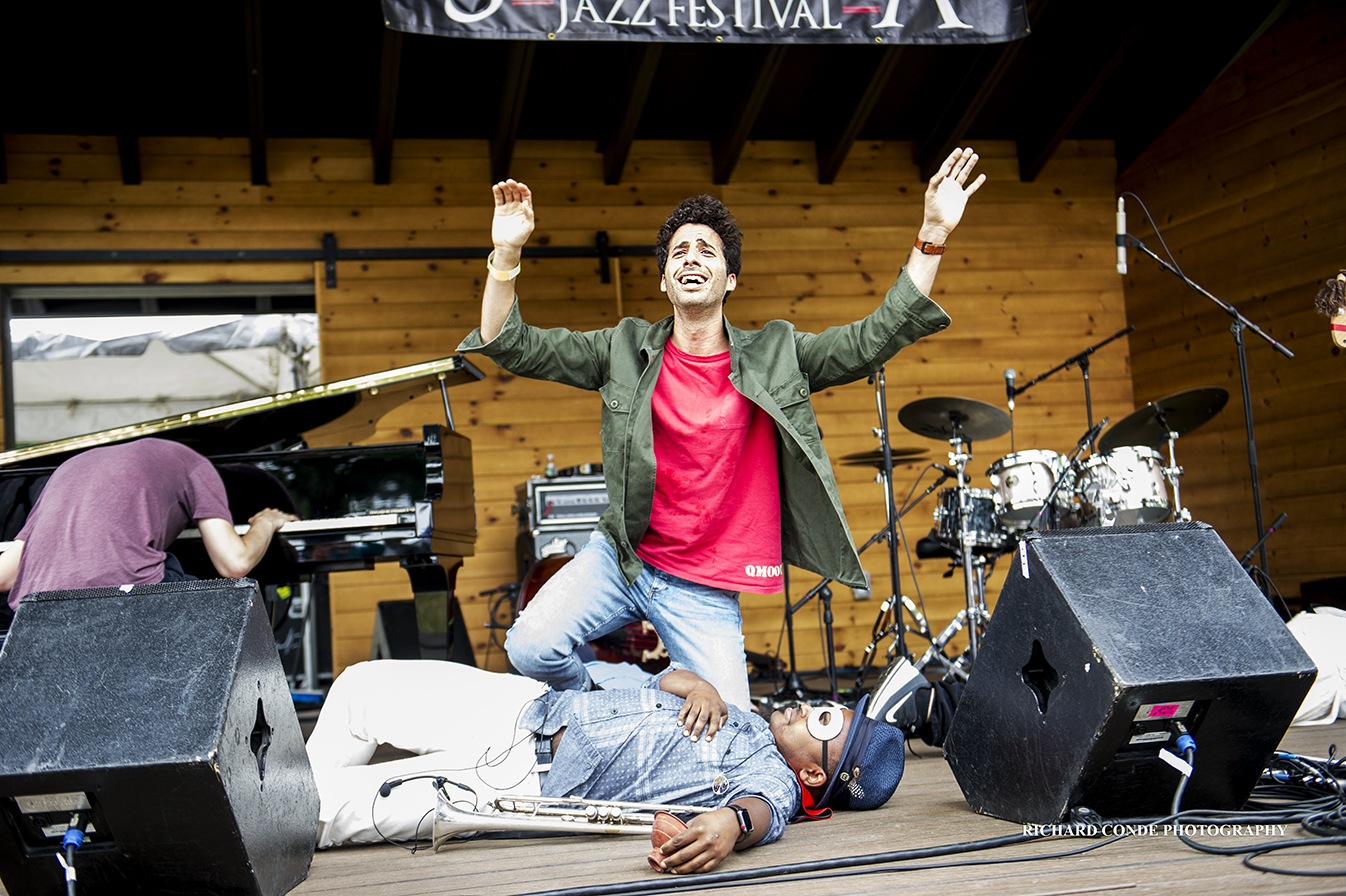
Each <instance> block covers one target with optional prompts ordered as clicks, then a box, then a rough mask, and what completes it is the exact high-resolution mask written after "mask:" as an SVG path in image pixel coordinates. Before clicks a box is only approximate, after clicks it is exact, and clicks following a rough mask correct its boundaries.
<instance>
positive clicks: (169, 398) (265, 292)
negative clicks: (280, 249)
mask: <svg viewBox="0 0 1346 896" xmlns="http://www.w3.org/2000/svg"><path fill="white" fill-rule="evenodd" d="M3 298H4V302H5V305H6V308H7V310H8V312H9V313H8V316H7V323H8V328H7V329H8V340H7V349H8V351H7V355H6V360H7V362H8V370H7V371H6V373H7V375H6V376H5V384H4V385H5V422H6V427H5V432H6V441H7V442H8V447H22V446H24V445H30V444H38V443H42V442H50V441H55V440H57V439H64V438H70V437H73V436H78V435H84V434H86V433H91V432H100V431H102V430H105V429H111V428H113V427H117V426H125V425H127V424H131V423H140V422H144V421H147V420H157V419H159V418H161V417H166V416H170V415H173V414H179V413H184V412H187V411H194V410H199V409H201V408H208V407H214V406H216V405H221V404H227V403H229V402H233V401H238V400H242V399H246V398H255V397H258V396H262V395H271V394H275V393H277V392H283V391H287V390H289V389H293V388H298V387H302V386H305V385H311V384H313V383H317V382H321V373H320V371H319V369H318V321H317V315H316V313H314V312H313V287H312V284H307V283H303V284H263V285H258V284H202V285H187V286H166V287H159V286H155V287H141V286H109V287H69V286H59V287H37V286H32V287H10V288H7V289H6V290H5V295H4V297H3Z"/></svg>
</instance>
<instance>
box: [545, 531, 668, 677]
mask: <svg viewBox="0 0 1346 896" xmlns="http://www.w3.org/2000/svg"><path fill="white" fill-rule="evenodd" d="M571 559H572V558H571V557H568V556H561V557H545V558H543V559H541V560H539V561H537V562H536V563H534V564H533V565H532V566H531V567H530V568H529V570H528V572H527V573H526V574H525V575H524V577H523V581H522V582H520V583H519V612H520V613H522V612H523V611H524V608H525V607H527V606H528V605H529V604H530V603H532V601H533V598H535V597H536V596H537V593H538V591H540V590H541V589H542V586H543V585H545V584H546V583H547V580H548V579H550V578H551V577H552V576H554V575H556V572H557V570H559V569H560V568H561V567H562V566H565V565H566V564H567V563H569V562H570V561H571ZM589 646H590V647H591V648H593V651H594V658H595V659H597V660H601V661H602V662H605V663H632V664H634V665H636V666H639V667H640V668H641V669H643V670H645V671H646V672H649V673H651V674H653V673H655V672H662V671H663V670H664V669H666V668H667V667H668V651H667V650H665V649H664V642H663V641H662V640H661V639H660V637H659V634H658V632H656V631H655V630H654V626H653V625H651V624H650V623H648V622H644V621H641V622H629V623H627V624H626V625H624V626H622V627H621V628H619V629H617V630H616V631H611V632H608V633H607V634H606V635H602V636H600V637H598V638H595V639H594V640H592V641H590V642H589Z"/></svg>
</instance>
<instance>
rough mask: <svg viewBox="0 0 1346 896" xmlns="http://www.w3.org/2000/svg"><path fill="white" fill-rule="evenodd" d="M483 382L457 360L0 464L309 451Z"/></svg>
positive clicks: (129, 429)
mask: <svg viewBox="0 0 1346 896" xmlns="http://www.w3.org/2000/svg"><path fill="white" fill-rule="evenodd" d="M482 378H483V374H482V372H481V371H480V370H478V369H477V368H476V367H474V366H473V365H472V363H471V362H470V361H468V360H467V359H466V358H464V357H463V356H462V355H453V356H452V357H448V358H441V359H440V360H438V361H426V362H425V363H423V364H412V365H411V366H409V367H398V368H396V369H394V370H386V371H384V372H382V373H371V374H368V375H366V376H358V377H354V378H353V379H348V380H339V381H337V382H335V383H324V384H321V385H317V386H309V387H307V388H304V389H295V390H293V391H290V392H281V393H279V394H277V395H267V396H264V397H262V398H250V399H248V400H247V401H239V402H235V403H233V404H226V405H221V406H219V407H215V408H207V409H205V410H202V411H193V412H191V413H189V414H176V415H174V416H172V417H164V418H162V419H159V420H150V421H147V422H145V423H135V424H132V425H130V426H119V427H117V428H116V429H107V430H104V431H103V432H95V433H90V434H89V435H84V436H76V437H74V438H69V439H60V440H58V441H55V442H44V443H42V444H40V445H29V446H28V447H26V448H15V449H14V450H12V451H4V452H0V467H10V468H19V467H32V466H44V467H46V466H56V465H57V464H59V463H60V462H61V461H63V460H65V459H66V458H68V457H70V456H72V455H74V454H77V453H78V452H80V451H85V450H88V449H89V448H97V447H98V446H100V445H110V444H113V443H115V442H125V441H130V440H131V439H139V438H144V437H145V436H156V437H158V438H161V439H169V440H171V441H174V442H181V443H182V444H184V445H186V446H188V447H189V448H192V449H194V450H195V451H198V452H200V453H201V454H203V455H205V456H207V457H211V456H214V455H218V454H242V453H244V452H248V451H255V450H257V449H258V448H263V447H265V446H267V445H273V444H276V443H282V444H290V443H294V442H298V441H300V440H303V442H304V443H305V444H306V445H307V446H308V447H310V448H331V447H335V446H339V445H351V444H354V443H355V442H358V441H360V440H362V439H366V438H368V437H369V436H371V435H373V433H374V428H375V425H376V424H377V423H378V421H379V419H380V418H382V417H383V415H384V414H387V413H388V412H389V411H391V410H393V409H394V408H396V407H399V406H401V405H402V404H404V403H406V402H408V401H411V400H412V399H413V398H418V397H420V396H421V395H425V394H426V393H428V392H436V391H438V390H439V387H440V382H441V381H442V382H443V383H444V385H445V386H458V385H461V384H463V383H471V382H476V381H477V380H480V379H482Z"/></svg>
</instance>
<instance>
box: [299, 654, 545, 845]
mask: <svg viewBox="0 0 1346 896" xmlns="http://www.w3.org/2000/svg"><path fill="white" fill-rule="evenodd" d="M545 688H546V685H544V684H542V683H541V682H537V681H533V680H532V679H529V678H524V677H522V676H519V675H501V674H499V673H495V672H485V671H482V670H481V669H476V668H473V667H471V666H464V665H462V664H460V663H450V662H444V661H442V660H378V661H372V662H366V663H357V664H355V665H353V666H350V667H348V668H347V669H346V670H345V671H343V672H342V673H341V675H340V676H338V677H337V680H336V681H335V682H333V684H332V688H331V690H330V691H329V692H328V695H327V699H326V701H325V702H324V704H323V709H322V712H321V714H320V715H319V716H318V722H317V724H316V725H315V727H314V729H313V733H312V734H311V735H309V739H308V756H309V762H310V763H311V764H312V766H313V776H314V779H315V780H316V781H317V785H318V797H319V800H320V802H321V808H320V809H319V813H318V847H319V848H320V849H322V848H325V847H329V846H340V845H342V844H344V843H380V842H383V840H384V838H385V837H386V838H389V839H393V840H411V839H414V838H416V837H421V838H427V837H429V836H430V832H431V828H432V826H433V822H434V810H435V806H436V797H435V788H434V781H433V777H434V776H443V777H445V778H447V779H448V780H449V781H451V782H453V783H454V784H456V785H458V788H457V793H458V795H459V796H460V797H461V798H462V800H463V802H462V803H458V802H457V801H455V804H457V805H463V806H465V807H467V808H469V809H470V808H472V807H476V808H478V809H481V808H484V807H485V805H486V803H487V802H488V801H489V800H490V799H492V798H493V797H495V796H496V795H498V794H500V793H521V794H525V795H529V796H536V795H538V794H539V793H540V792H541V788H540V786H539V784H538V775H537V771H536V769H535V766H536V763H537V760H536V753H535V750H534V742H535V738H534V736H533V734H532V733H531V732H528V731H523V730H520V729H519V728H518V720H519V716H520V714H521V713H522V711H523V709H524V707H526V706H527V705H528V703H530V702H531V701H532V700H533V699H535V698H536V697H537V696H538V695H539V694H541V693H542V692H543V691H544V690H545ZM379 744H388V745H390V746H393V747H396V748H398V749H401V750H406V751H407V752H410V753H415V754H417V755H415V756H411V757H408V758H405V759H396V760H393V761H391V762H380V763H376V764H374V765H369V764H368V763H369V760H370V758H371V757H372V756H373V755H374V751H375V749H376V748H377V747H378V745H379ZM417 775H424V776H429V777H424V778H417V779H416V780H406V781H405V783H402V784H399V785H397V786H395V787H393V788H392V790H391V791H390V793H389V795H388V796H387V797H382V796H379V788H380V786H382V785H383V784H384V782H386V781H390V780H393V779H399V778H400V779H408V778H412V777H415V776H417ZM468 788H470V790H469V789H468Z"/></svg>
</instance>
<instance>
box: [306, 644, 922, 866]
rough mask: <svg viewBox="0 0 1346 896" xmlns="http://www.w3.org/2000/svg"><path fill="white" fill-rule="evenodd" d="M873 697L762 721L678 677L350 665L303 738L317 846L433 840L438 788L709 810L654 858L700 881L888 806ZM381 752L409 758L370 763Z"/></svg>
mask: <svg viewBox="0 0 1346 896" xmlns="http://www.w3.org/2000/svg"><path fill="white" fill-rule="evenodd" d="M867 701H868V698H864V699H862V700H861V701H860V704H859V705H858V706H857V708H856V711H852V710H850V709H841V708H832V707H816V706H815V707H810V706H794V707H790V708H788V709H786V710H784V711H777V712H774V713H772V715H771V721H770V723H768V722H766V721H765V720H763V719H762V718H761V717H760V716H757V715H755V714H753V713H751V712H745V711H743V710H740V709H738V708H737V707H733V706H727V705H726V704H725V702H724V701H723V700H722V699H721V698H720V695H719V693H718V692H717V691H716V690H715V689H714V688H713V687H712V686H711V685H710V684H709V683H707V682H706V681H704V680H703V679H701V678H700V677H698V676H696V675H694V674H693V673H691V672H689V671H687V670H685V669H679V668H676V667H674V668H670V669H669V670H667V671H665V672H663V673H661V674H659V675H658V676H654V677H652V678H651V679H650V680H649V681H648V682H646V684H645V685H644V686H643V687H638V688H632V687H627V688H615V689H612V690H599V691H573V690H572V691H554V690H551V689H550V688H549V687H547V686H546V685H544V684H542V683H541V682H538V681H534V680H533V679H530V678H525V677H523V676H518V675H502V674H499V673H494V672H485V671H482V670H480V669H475V668H473V667H470V666H464V665H461V664H458V663H447V662H440V661H437V660H380V661H375V662H368V663H359V664H357V665H354V666H351V667H349V668H347V669H346V670H345V671H344V672H343V673H342V674H341V675H340V676H339V677H338V678H337V680H336V682H335V683H333V685H332V689H331V691H330V693H329V694H328V697H327V700H326V702H325V704H324V706H323V710H322V713H321V715H320V716H319V718H318V722H317V725H316V726H315V727H314V730H313V733H312V735H311V736H310V737H309V740H308V754H309V759H310V761H311V763H312V765H313V773H314V777H315V779H316V780H317V784H318V795H319V798H320V799H321V803H322V807H321V810H320V813H319V825H318V846H319V847H327V846H338V845H341V844H347V843H377V842H381V841H383V840H384V839H385V838H387V839H393V840H412V839H417V838H427V837H428V836H429V835H430V830H431V827H432V819H433V816H434V810H435V805H436V800H435V787H436V782H437V779H440V778H442V779H445V780H447V781H448V782H450V783H451V785H453V787H455V788H456V789H455V790H453V792H454V793H456V794H457V795H458V796H460V797H461V799H462V802H461V804H460V803H458V802H457V801H455V805H461V806H462V807H464V808H467V809H468V810H469V811H484V810H485V809H486V806H487V804H488V802H489V801H490V800H491V799H492V798H494V797H495V796H496V795H498V794H500V793H519V794H524V795H528V796H538V795H541V796H570V797H582V798H586V799H595V800H621V801H625V802H642V803H670V804H675V805H684V806H715V807H718V810H717V811H714V812H707V813H703V814H699V815H696V816H694V817H693V818H692V819H691V820H690V822H689V827H688V830H687V831H685V832H683V833H681V834H679V835H678V836H677V837H675V838H673V839H672V840H670V841H669V842H668V843H667V844H665V845H664V846H663V847H662V852H663V855H664V863H665V868H664V870H667V871H675V872H677V873H679V874H686V873H690V872H697V871H709V870H711V869H712V868H714V867H716V866H717V865H719V864H720V862H721V861H722V860H723V859H724V857H725V856H727V855H728V854H729V852H730V851H731V850H735V849H746V848H748V847H750V846H754V845H756V844H758V843H770V842H771V841H773V840H776V839H777V838H779V837H780V836H781V834H782V833H784V831H785V825H786V824H787V823H788V822H789V821H790V820H791V819H793V818H794V817H796V816H797V815H799V814H800V813H801V812H807V813H809V814H818V813H820V812H823V811H824V810H826V809H877V808H878V807H879V806H882V805H883V804H884V803H885V802H887V800H888V798H889V797H890V796H892V793H893V791H894V790H895V789H896V787H897V782H898V780H899V779H900V778H901V777H902V766H903V736H902V734H901V732H900V731H899V730H898V729H897V728H896V727H892V726H889V725H885V724H882V723H878V722H875V721H874V720H873V719H871V718H869V717H867V716H866V714H865V707H866V703H867ZM379 744H388V745H390V746H394V747H397V748H399V749H402V750H405V751H408V752H411V753H415V754H418V755H415V756H411V757H408V758H405V759H395V760H392V761H390V762H384V763H376V764H374V765H369V764H368V763H369V760H370V758H371V757H372V756H373V754H374V751H375V749H376V747H377V746H378V745H379ZM734 807H737V808H734Z"/></svg>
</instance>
